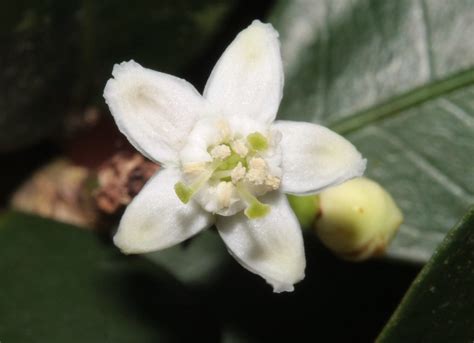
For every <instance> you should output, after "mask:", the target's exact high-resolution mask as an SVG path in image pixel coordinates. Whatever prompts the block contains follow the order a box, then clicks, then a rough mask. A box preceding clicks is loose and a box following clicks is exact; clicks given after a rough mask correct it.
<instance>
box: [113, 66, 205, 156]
mask: <svg viewBox="0 0 474 343" xmlns="http://www.w3.org/2000/svg"><path fill="white" fill-rule="evenodd" d="M112 75H113V76H114V78H112V79H110V80H109V81H108V82H107V85H106V86H105V89H104V98H105V101H106V102H107V104H108V105H109V108H110V111H111V112H112V115H113V116H114V119H115V122H116V123H117V126H118V128H119V129H120V131H121V132H122V133H123V134H124V135H125V136H126V137H127V138H128V140H129V141H130V143H131V144H132V145H133V146H134V147H135V148H136V149H137V150H139V151H140V152H141V153H142V154H144V155H145V156H147V157H148V158H150V159H152V160H153V161H155V162H161V163H164V164H169V163H173V162H175V161H177V159H178V157H177V152H178V151H179V150H180V148H181V147H182V146H183V145H184V143H185V141H186V136H187V134H188V133H189V132H190V131H191V129H192V127H193V125H194V123H195V122H196V121H197V119H198V118H199V117H200V115H201V114H202V113H203V112H204V111H205V105H204V102H205V101H204V98H202V97H201V95H199V93H198V92H197V91H196V89H195V88H194V87H193V86H192V85H191V84H189V83H188V82H186V81H185V80H182V79H179V78H177V77H174V76H171V75H168V74H164V73H160V72H157V71H154V70H151V69H146V68H143V67H142V66H140V65H139V64H138V63H135V62H134V61H130V62H123V63H121V64H117V65H115V66H114V70H113V72H112Z"/></svg>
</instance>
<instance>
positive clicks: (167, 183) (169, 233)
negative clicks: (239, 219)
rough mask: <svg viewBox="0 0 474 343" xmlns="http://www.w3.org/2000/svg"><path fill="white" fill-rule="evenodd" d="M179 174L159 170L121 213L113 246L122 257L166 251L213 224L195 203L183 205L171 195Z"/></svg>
mask: <svg viewBox="0 0 474 343" xmlns="http://www.w3.org/2000/svg"><path fill="white" fill-rule="evenodd" d="M178 180H179V173H178V171H176V170H174V169H171V168H169V169H164V170H161V171H159V172H158V173H157V174H156V175H155V176H154V177H153V178H151V179H150V181H148V183H147V184H146V185H145V187H144V188H143V189H142V190H141V192H140V193H139V194H138V195H137V196H136V197H135V199H133V201H132V202H131V204H130V205H128V207H127V209H126V210H125V213H124V215H123V216H122V219H121V221H120V225H119V229H118V231H117V233H116V234H115V236H114V243H115V245H116V246H118V247H119V248H120V250H122V251H123V252H124V253H126V254H134V253H145V252H150V251H154V250H160V249H164V248H168V247H170V246H172V245H175V244H178V243H180V242H182V241H184V240H185V239H187V238H189V237H191V236H193V235H195V234H196V233H198V232H199V231H201V230H203V229H205V228H207V227H209V226H211V225H212V223H213V216H211V215H210V214H209V213H207V212H204V211H203V210H202V209H201V208H200V207H199V206H198V205H197V204H196V203H194V202H190V203H189V204H186V205H184V204H183V203H181V201H180V200H179V199H178V197H177V196H176V194H175V192H174V188H173V186H174V184H175V183H176V182H177V181H178Z"/></svg>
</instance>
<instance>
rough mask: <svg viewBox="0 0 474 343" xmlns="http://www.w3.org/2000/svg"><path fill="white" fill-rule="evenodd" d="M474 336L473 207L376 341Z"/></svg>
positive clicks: (432, 340) (452, 339) (451, 339)
mask: <svg viewBox="0 0 474 343" xmlns="http://www.w3.org/2000/svg"><path fill="white" fill-rule="evenodd" d="M473 340H474V208H473V209H471V210H470V211H469V212H468V213H467V214H466V216H465V217H464V218H463V219H462V220H461V222H460V223H459V224H458V226H457V227H456V228H454V229H453V230H452V231H450V232H449V234H448V235H447V237H446V238H445V240H444V241H443V243H442V244H441V245H440V246H439V248H438V249H437V251H436V253H435V254H434V255H433V257H432V258H431V259H430V261H429V262H428V264H427V265H426V266H425V267H424V268H423V270H422V271H421V272H420V274H419V275H418V277H417V278H416V280H415V281H414V283H413V285H412V286H411V288H410V289H409V291H408V293H407V294H406V295H405V298H404V299H403V301H402V303H401V304H400V306H399V307H398V309H397V310H396V312H395V313H394V315H393V316H392V318H391V319H390V321H389V322H388V324H387V325H386V327H385V329H384V330H383V332H382V334H381V335H380V336H379V338H378V340H377V342H378V343H389V342H394V343H398V342H430V343H436V342H440V343H441V342H443V343H444V342H472V341H473Z"/></svg>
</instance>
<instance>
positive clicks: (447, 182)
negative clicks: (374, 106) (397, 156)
mask: <svg viewBox="0 0 474 343" xmlns="http://www.w3.org/2000/svg"><path fill="white" fill-rule="evenodd" d="M371 129H372V130H373V132H374V133H375V134H376V135H379V136H381V137H383V138H385V139H387V140H388V141H389V142H390V143H391V144H393V145H394V146H395V147H397V148H398V149H400V150H401V151H403V152H404V153H405V155H406V157H407V158H408V159H409V160H410V161H411V162H413V164H414V165H415V166H417V167H418V168H419V169H421V170H423V171H424V172H425V173H426V174H427V175H429V176H430V177H431V178H432V179H433V180H435V181H436V182H437V183H439V184H440V185H441V186H442V187H443V188H444V189H446V190H447V191H448V192H449V193H451V194H452V195H454V196H456V197H457V198H459V199H461V200H463V201H464V202H466V203H467V204H472V203H474V195H472V194H470V193H469V192H467V191H466V190H464V188H463V187H461V186H460V185H458V184H457V183H455V182H454V181H453V180H451V179H450V178H449V177H448V176H447V175H446V174H444V173H443V171H442V170H440V169H438V168H437V167H436V166H435V165H433V163H432V162H431V161H429V160H428V159H426V158H425V157H424V156H423V155H421V154H420V153H419V152H418V151H416V150H415V149H413V148H411V147H410V146H409V145H408V144H407V143H406V142H404V141H403V140H401V139H399V138H398V137H396V136H394V135H392V134H391V133H389V132H388V131H386V130H385V129H383V128H380V127H372V128H371Z"/></svg>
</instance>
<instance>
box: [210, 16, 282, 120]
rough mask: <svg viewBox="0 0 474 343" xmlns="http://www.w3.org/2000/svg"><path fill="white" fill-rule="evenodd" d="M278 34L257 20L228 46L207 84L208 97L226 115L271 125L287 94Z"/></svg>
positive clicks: (269, 26)
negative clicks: (284, 95)
mask: <svg viewBox="0 0 474 343" xmlns="http://www.w3.org/2000/svg"><path fill="white" fill-rule="evenodd" d="M283 78H284V76H283V66H282V60H281V54H280V42H279V40H278V32H277V31H275V30H274V29H273V27H272V26H271V25H270V24H263V23H261V22H260V21H258V20H255V21H254V22H253V23H252V25H250V26H249V27H248V28H246V29H245V30H243V31H242V32H240V33H239V34H238V35H237V37H236V38H235V39H234V41H233V42H232V43H231V44H230V45H229V46H228V47H227V49H226V50H225V51H224V54H223V55H222V57H221V58H220V59H219V61H218V62H217V64H216V66H215V67H214V70H213V71H212V73H211V76H210V77H209V80H208V81H207V84H206V88H205V90H204V97H205V98H207V99H208V100H209V101H210V103H211V104H213V105H214V106H215V107H216V110H218V111H222V114H223V115H225V116H238V117H241V116H242V115H247V116H250V117H251V118H254V119H256V120H259V121H261V122H263V123H265V124H270V123H271V122H272V121H273V120H274V119H275V116H276V113H277V111H278V107H279V105H280V101H281V97H282V93H283Z"/></svg>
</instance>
